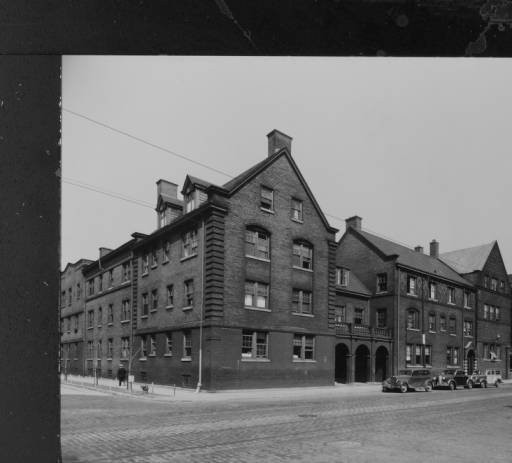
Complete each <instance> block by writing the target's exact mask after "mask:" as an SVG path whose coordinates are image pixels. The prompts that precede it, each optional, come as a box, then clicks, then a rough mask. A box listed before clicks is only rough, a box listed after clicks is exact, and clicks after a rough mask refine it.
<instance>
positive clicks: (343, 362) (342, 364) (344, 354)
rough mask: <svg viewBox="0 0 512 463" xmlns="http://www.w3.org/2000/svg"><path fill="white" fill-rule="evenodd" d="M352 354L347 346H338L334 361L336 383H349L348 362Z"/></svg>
mask: <svg viewBox="0 0 512 463" xmlns="http://www.w3.org/2000/svg"><path fill="white" fill-rule="evenodd" d="M349 355H350V352H349V350H348V347H347V346H346V345H345V344H336V351H335V361H334V381H336V382H337V383H347V382H348V381H349V374H348V373H349V371H348V360H349Z"/></svg>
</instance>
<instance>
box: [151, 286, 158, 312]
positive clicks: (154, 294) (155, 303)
mask: <svg viewBox="0 0 512 463" xmlns="http://www.w3.org/2000/svg"><path fill="white" fill-rule="evenodd" d="M157 309H158V290H157V289H154V290H153V291H151V311H152V312H154V311H155V310H157Z"/></svg>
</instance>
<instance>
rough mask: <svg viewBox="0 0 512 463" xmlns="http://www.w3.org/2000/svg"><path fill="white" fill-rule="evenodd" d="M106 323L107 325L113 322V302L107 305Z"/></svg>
mask: <svg viewBox="0 0 512 463" xmlns="http://www.w3.org/2000/svg"><path fill="white" fill-rule="evenodd" d="M107 323H108V324H109V325H112V323H114V304H109V305H108V311H107Z"/></svg>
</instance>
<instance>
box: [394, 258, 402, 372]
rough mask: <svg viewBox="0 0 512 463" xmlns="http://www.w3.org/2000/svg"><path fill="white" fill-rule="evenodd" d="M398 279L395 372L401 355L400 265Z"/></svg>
mask: <svg viewBox="0 0 512 463" xmlns="http://www.w3.org/2000/svg"><path fill="white" fill-rule="evenodd" d="M397 273H398V281H397V285H396V288H395V291H396V294H397V299H396V306H397V307H396V343H395V371H394V373H395V374H398V367H399V363H400V361H399V356H400V290H401V289H400V284H401V281H400V280H401V277H400V267H397Z"/></svg>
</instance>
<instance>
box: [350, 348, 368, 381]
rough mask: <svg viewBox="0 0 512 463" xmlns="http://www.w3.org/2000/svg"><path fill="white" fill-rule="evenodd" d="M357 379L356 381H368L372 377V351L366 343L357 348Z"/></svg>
mask: <svg viewBox="0 0 512 463" xmlns="http://www.w3.org/2000/svg"><path fill="white" fill-rule="evenodd" d="M355 360H356V362H355V364H356V365H355V368H356V371H355V378H354V379H355V381H356V383H366V382H367V381H368V380H369V379H370V351H369V350H368V347H366V346H365V345H360V346H359V347H358V348H357V349H356V358H355Z"/></svg>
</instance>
